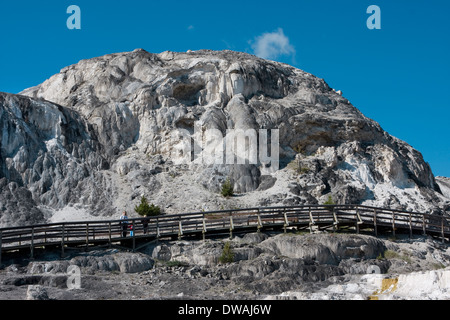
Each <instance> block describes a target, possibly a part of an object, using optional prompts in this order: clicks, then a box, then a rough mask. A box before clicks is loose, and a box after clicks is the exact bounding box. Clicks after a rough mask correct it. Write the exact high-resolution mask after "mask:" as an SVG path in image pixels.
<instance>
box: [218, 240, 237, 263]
mask: <svg viewBox="0 0 450 320" xmlns="http://www.w3.org/2000/svg"><path fill="white" fill-rule="evenodd" d="M233 261H234V252H233V249H231V243H230V242H227V243H225V246H224V247H223V251H222V255H221V256H220V257H219V262H220V263H231V262H233Z"/></svg>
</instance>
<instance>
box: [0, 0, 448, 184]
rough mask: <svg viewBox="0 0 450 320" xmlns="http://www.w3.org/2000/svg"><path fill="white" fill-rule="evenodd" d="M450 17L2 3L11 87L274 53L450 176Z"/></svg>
mask: <svg viewBox="0 0 450 320" xmlns="http://www.w3.org/2000/svg"><path fill="white" fill-rule="evenodd" d="M70 5H77V6H79V7H80V9H81V30H69V29H68V28H67V26H66V21H67V19H68V18H69V16H70V14H67V13H66V10H67V8H68V7H69V6H70ZM370 5H377V6H379V8H380V9H381V29H380V30H369V29H368V28H367V26H366V20H367V19H368V18H369V16H370V14H367V13H366V10H367V8H368V7H369V6H370ZM449 14H450V1H448V0H429V1H425V0H410V1H406V0H371V1H366V0H358V1H355V0H322V1H320V0H317V1H311V0H296V1H285V0H278V1H275V2H274V1H264V0H259V1H244V0H241V1H235V0H229V1H223V2H213V1H195V0H192V1H176V0H173V1H170V2H169V1H162V0H147V1H144V0H128V1H104V0H96V1H92V0H91V1H85V0H71V1H66V0H53V1H45V0H42V1H2V2H1V3H0V32H1V39H2V41H1V44H0V74H1V75H0V91H5V92H12V93H18V92H20V91H22V90H23V89H25V88H28V87H31V86H34V85H37V84H39V83H41V82H43V81H45V80H46V79H47V78H49V77H50V76H51V75H53V74H55V73H57V72H59V70H60V69H62V68H63V67H65V66H67V65H70V64H73V63H77V62H78V61H79V60H81V59H86V58H92V57H96V56H101V55H104V54H108V53H113V52H123V51H132V50H134V49H136V48H143V49H145V50H147V51H149V52H154V53H159V52H162V51H166V50H171V51H186V50H189V49H191V50H197V49H212V50H223V49H230V50H236V51H243V52H248V53H253V54H255V53H258V54H260V55H261V54H271V56H270V58H271V59H273V60H277V61H280V62H285V63H288V64H291V65H293V66H295V67H297V68H300V69H302V70H305V71H307V72H310V73H312V74H314V75H316V76H318V77H320V78H323V79H325V80H326V81H327V83H328V84H329V85H330V86H331V87H333V88H335V89H337V90H342V91H343V94H344V96H345V97H346V98H348V99H349V100H350V101H351V102H352V104H353V105H354V106H355V107H357V108H358V109H359V110H361V111H362V112H363V113H364V114H365V115H366V116H368V117H370V118H372V119H374V120H376V121H377V122H379V123H380V125H381V126H382V127H383V129H385V130H386V131H388V132H389V133H390V134H392V135H394V136H396V137H398V138H400V139H402V140H404V141H406V142H408V143H409V144H411V145H412V146H413V147H414V148H416V149H418V150H419V151H420V152H422V154H423V156H424V158H425V160H426V161H427V162H429V163H430V165H431V167H432V169H433V173H434V174H435V175H444V176H448V177H450V166H449V159H450V139H449V138H450V134H449V130H448V124H449V119H450V102H449V97H448V92H449V85H450V80H449V76H450V59H449V57H450V20H449V18H448V16H449ZM264 39H266V40H270V39H271V40H272V41H275V46H273V47H272V49H273V50H272V51H271V52H268V51H267V50H264V48H262V47H261V46H259V47H258V44H260V45H261V44H262V43H263V42H262V41H263V40H264ZM277 41H278V42H277ZM283 41H284V42H283Z"/></svg>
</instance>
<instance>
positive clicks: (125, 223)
mask: <svg viewBox="0 0 450 320" xmlns="http://www.w3.org/2000/svg"><path fill="white" fill-rule="evenodd" d="M120 224H121V225H122V237H126V236H127V229H128V216H127V212H126V211H124V212H123V213H122V215H121V216H120Z"/></svg>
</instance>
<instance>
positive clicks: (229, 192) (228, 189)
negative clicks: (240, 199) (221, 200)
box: [220, 178, 234, 198]
mask: <svg viewBox="0 0 450 320" xmlns="http://www.w3.org/2000/svg"><path fill="white" fill-rule="evenodd" d="M220 193H221V194H222V196H224V197H225V198H228V197H232V196H233V194H234V188H233V184H232V183H231V181H230V178H227V180H225V182H224V183H223V184H222V190H221V192H220Z"/></svg>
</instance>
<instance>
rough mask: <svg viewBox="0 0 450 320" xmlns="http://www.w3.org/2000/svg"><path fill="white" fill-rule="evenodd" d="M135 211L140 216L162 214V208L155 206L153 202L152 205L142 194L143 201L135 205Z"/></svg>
mask: <svg viewBox="0 0 450 320" xmlns="http://www.w3.org/2000/svg"><path fill="white" fill-rule="evenodd" d="M134 211H136V212H137V213H138V214H139V215H140V216H143V217H145V216H149V217H150V216H159V215H160V214H161V208H160V207H158V206H155V205H154V204H153V203H152V204H151V205H149V204H148V201H147V198H146V197H144V196H142V198H141V203H140V204H139V205H138V206H135V207H134Z"/></svg>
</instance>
